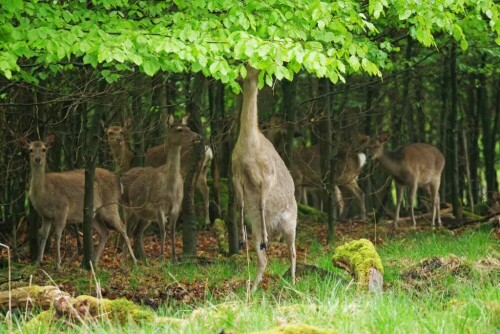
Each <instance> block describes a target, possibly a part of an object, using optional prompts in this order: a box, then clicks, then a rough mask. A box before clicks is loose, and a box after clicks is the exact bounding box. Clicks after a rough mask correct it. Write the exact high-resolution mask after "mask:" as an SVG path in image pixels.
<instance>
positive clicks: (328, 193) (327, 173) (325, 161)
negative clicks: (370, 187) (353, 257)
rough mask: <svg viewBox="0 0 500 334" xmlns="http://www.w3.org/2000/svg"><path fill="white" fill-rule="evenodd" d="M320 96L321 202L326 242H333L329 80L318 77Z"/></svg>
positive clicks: (332, 176)
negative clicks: (323, 208)
mask: <svg viewBox="0 0 500 334" xmlns="http://www.w3.org/2000/svg"><path fill="white" fill-rule="evenodd" d="M318 93H319V96H320V100H319V106H318V109H319V111H320V113H321V114H322V117H321V123H320V130H321V131H320V133H321V135H320V137H319V149H320V155H321V179H322V180H323V195H322V197H323V203H324V204H325V209H326V211H327V215H328V243H333V236H334V228H335V220H334V217H333V207H334V204H333V189H334V187H335V185H334V182H335V181H334V175H332V174H333V173H332V166H331V165H332V121H331V110H332V108H331V103H330V100H331V98H330V81H329V80H328V79H319V85H318Z"/></svg>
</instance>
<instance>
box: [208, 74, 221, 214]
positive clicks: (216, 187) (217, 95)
mask: <svg viewBox="0 0 500 334" xmlns="http://www.w3.org/2000/svg"><path fill="white" fill-rule="evenodd" d="M208 93H209V95H208V105H209V111H210V128H211V137H212V139H213V138H221V136H222V135H223V131H222V124H223V117H224V116H223V115H224V86H223V85H222V83H221V82H220V81H213V82H212V83H211V84H210V86H209V90H208ZM221 99H222V101H221ZM221 102H222V103H221ZM211 143H212V150H213V151H214V159H212V180H213V182H212V197H213V201H214V203H215V208H216V210H214V211H215V212H214V216H215V217H216V218H221V219H224V217H223V216H222V203H221V198H220V170H219V159H218V157H217V156H218V152H219V149H220V148H221V145H216V142H214V141H212V142H211ZM212 207H213V206H212ZM212 207H211V208H212ZM210 213H212V212H210Z"/></svg>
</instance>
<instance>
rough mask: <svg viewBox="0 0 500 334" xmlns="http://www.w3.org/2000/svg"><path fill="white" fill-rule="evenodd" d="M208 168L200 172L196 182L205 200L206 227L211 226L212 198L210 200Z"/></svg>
mask: <svg viewBox="0 0 500 334" xmlns="http://www.w3.org/2000/svg"><path fill="white" fill-rule="evenodd" d="M207 168H208V166H207V167H203V169H202V170H201V172H200V175H199V176H198V180H196V187H197V188H198V190H199V191H200V193H201V197H202V198H203V210H204V214H205V226H209V225H210V198H209V192H210V189H209V188H208V184H207V171H208V169H207Z"/></svg>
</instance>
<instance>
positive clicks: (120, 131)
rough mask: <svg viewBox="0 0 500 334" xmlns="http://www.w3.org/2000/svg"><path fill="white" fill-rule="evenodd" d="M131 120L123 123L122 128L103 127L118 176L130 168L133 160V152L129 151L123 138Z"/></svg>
mask: <svg viewBox="0 0 500 334" xmlns="http://www.w3.org/2000/svg"><path fill="white" fill-rule="evenodd" d="M130 123H131V120H130V119H129V120H127V121H125V123H124V124H123V126H121V125H112V126H109V127H105V126H104V124H103V127H104V130H105V132H106V137H107V140H108V145H109V152H110V153H111V157H112V158H113V163H114V168H115V169H116V171H117V172H118V174H122V173H125V172H126V171H128V170H129V169H130V167H131V164H132V160H133V159H134V152H132V150H131V149H130V146H129V144H128V142H127V140H126V138H125V134H126V132H127V129H128V127H129V126H130Z"/></svg>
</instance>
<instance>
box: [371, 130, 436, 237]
mask: <svg viewBox="0 0 500 334" xmlns="http://www.w3.org/2000/svg"><path fill="white" fill-rule="evenodd" d="M387 138H388V135H387V133H382V134H380V135H379V137H378V138H369V139H368V143H367V145H366V149H367V153H368V156H370V157H371V158H372V159H373V160H376V161H378V162H379V163H380V164H381V165H382V167H384V168H385V169H386V170H387V171H388V172H389V173H390V174H391V175H392V177H393V178H394V180H395V181H396V194H397V204H396V216H395V218H394V226H395V227H397V224H398V220H399V209H400V208H401V201H402V200H403V188H404V187H405V186H409V187H410V194H409V200H410V209H411V219H412V221H413V227H416V226H417V222H416V220H415V214H414V212H413V199H414V198H415V194H416V192H417V187H420V188H422V189H424V190H425V191H427V192H428V193H429V195H430V196H431V201H432V228H434V226H435V225H434V222H435V219H436V215H437V219H438V223H439V227H442V223H441V215H440V212H439V206H440V203H439V185H440V183H441V173H442V172H443V168H444V163H445V159H444V156H443V154H442V153H441V152H440V151H439V150H438V149H437V148H436V147H434V146H432V145H429V144H424V143H416V144H409V145H406V146H403V147H400V148H398V149H397V150H395V151H392V152H390V151H387V150H386V149H385V148H384V144H385V142H386V141H387Z"/></svg>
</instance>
